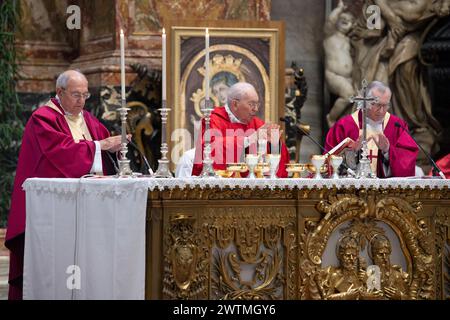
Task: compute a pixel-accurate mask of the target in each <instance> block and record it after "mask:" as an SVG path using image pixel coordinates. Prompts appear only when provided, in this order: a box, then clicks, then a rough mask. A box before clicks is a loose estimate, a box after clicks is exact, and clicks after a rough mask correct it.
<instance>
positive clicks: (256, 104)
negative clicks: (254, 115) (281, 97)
mask: <svg viewBox="0 0 450 320" xmlns="http://www.w3.org/2000/svg"><path fill="white" fill-rule="evenodd" d="M234 100H236V101H241V100H240V99H234ZM247 104H248V105H249V106H250V107H252V108H259V107H260V106H261V103H260V102H255V101H249V102H247Z"/></svg>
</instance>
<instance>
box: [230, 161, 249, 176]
mask: <svg viewBox="0 0 450 320" xmlns="http://www.w3.org/2000/svg"><path fill="white" fill-rule="evenodd" d="M246 171H248V167H247V165H246V164H245V163H229V164H227V170H226V172H227V174H229V176H228V177H227V178H230V177H233V178H242V176H241V173H242V172H246Z"/></svg>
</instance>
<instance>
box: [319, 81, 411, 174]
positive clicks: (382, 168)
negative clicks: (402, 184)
mask: <svg viewBox="0 0 450 320" xmlns="http://www.w3.org/2000/svg"><path fill="white" fill-rule="evenodd" d="M367 91H368V93H369V96H370V97H374V98H378V100H377V101H374V102H370V103H369V105H368V108H367V141H368V158H369V160H370V164H371V168H372V172H374V173H376V175H377V177H379V178H386V177H407V176H414V175H415V165H416V159H417V154H418V151H419V149H418V147H417V145H416V143H415V142H414V140H413V139H412V138H411V137H410V135H409V134H408V125H407V124H406V122H405V121H403V120H402V119H400V118H398V117H396V116H394V115H392V114H390V113H389V112H387V110H388V109H389V106H390V102H389V101H390V100H391V95H392V93H391V90H390V89H389V88H388V87H387V86H386V85H384V84H383V83H382V82H379V81H373V82H372V83H370V84H369V86H368V87H367ZM346 138H350V139H351V140H349V141H350V143H349V145H348V147H349V148H350V149H352V150H353V151H355V152H357V151H359V150H360V149H361V142H362V111H361V110H357V111H355V112H354V113H353V114H350V115H347V116H345V117H343V118H341V119H340V120H339V121H337V122H336V123H335V125H334V126H333V127H331V129H330V130H329V132H328V134H327V137H326V141H325V149H326V152H328V151H330V150H331V149H333V148H334V147H335V146H337V145H338V144H339V143H341V142H342V141H344V139H346Z"/></svg>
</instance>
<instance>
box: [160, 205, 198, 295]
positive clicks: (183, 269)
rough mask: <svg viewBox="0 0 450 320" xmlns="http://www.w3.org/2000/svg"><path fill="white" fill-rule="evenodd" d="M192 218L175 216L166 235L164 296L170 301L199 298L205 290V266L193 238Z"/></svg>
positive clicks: (194, 232)
mask: <svg viewBox="0 0 450 320" xmlns="http://www.w3.org/2000/svg"><path fill="white" fill-rule="evenodd" d="M194 224H195V219H194V218H193V217H192V216H189V215H184V214H178V215H175V216H174V217H172V219H171V220H170V226H169V228H168V230H167V231H168V232H167V236H166V238H167V239H166V244H167V248H168V251H167V254H166V255H165V270H164V271H165V272H164V273H165V277H164V288H163V293H164V294H165V295H166V296H168V297H170V298H177V299H188V298H198V296H199V295H200V294H201V292H202V291H204V290H205V285H206V283H205V279H206V277H205V273H204V272H205V269H204V267H205V265H204V261H201V260H202V257H201V253H200V250H199V246H198V241H197V239H196V230H195V226H194Z"/></svg>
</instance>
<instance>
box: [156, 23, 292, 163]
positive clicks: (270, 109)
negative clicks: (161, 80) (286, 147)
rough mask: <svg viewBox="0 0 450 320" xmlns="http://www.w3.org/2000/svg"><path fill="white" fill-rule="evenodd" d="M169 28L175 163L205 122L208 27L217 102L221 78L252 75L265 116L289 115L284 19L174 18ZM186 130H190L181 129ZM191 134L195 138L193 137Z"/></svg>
mask: <svg viewBox="0 0 450 320" xmlns="http://www.w3.org/2000/svg"><path fill="white" fill-rule="evenodd" d="M165 28H166V32H167V53H166V54H167V56H166V60H167V61H168V64H167V79H166V81H167V106H168V107H169V108H171V109H172V111H171V112H170V114H169V119H168V123H167V137H168V144H169V148H170V150H172V156H171V160H172V161H171V162H172V165H173V164H174V163H175V164H176V163H177V159H178V157H179V156H181V154H182V153H183V152H184V151H186V150H187V149H189V148H191V147H193V146H194V143H195V142H194V128H195V126H196V125H198V123H199V120H200V117H201V111H200V109H201V106H202V105H203V104H204V100H203V99H204V96H205V90H204V88H205V81H204V74H205V70H204V69H205V68H204V59H205V33H206V28H208V29H209V36H210V46H209V51H210V53H209V54H210V68H209V70H210V96H211V99H212V100H213V101H214V105H215V106H216V105H223V101H224V97H223V95H220V91H219V90H220V86H221V84H222V86H223V84H226V86H227V87H228V86H230V85H232V84H233V83H235V82H238V81H247V82H250V83H252V84H253V85H254V86H255V88H256V89H257V91H258V94H259V95H260V97H259V98H260V101H261V108H260V110H259V113H258V116H259V117H260V118H262V119H264V120H265V121H272V122H278V120H279V118H280V117H281V116H283V115H284V83H285V82H284V69H285V57H284V55H285V54H284V22H281V21H268V22H259V21H169V22H168V23H167V24H165ZM216 88H217V89H216ZM176 129H181V131H176ZM183 131H184V132H189V133H190V135H184V134H179V133H177V132H183ZM172 135H174V136H172ZM171 136H172V137H171ZM187 136H190V138H191V141H187ZM173 140H175V141H173ZM175 144H176V145H175ZM174 147H175V149H174Z"/></svg>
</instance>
